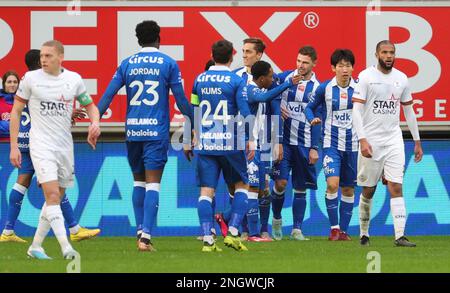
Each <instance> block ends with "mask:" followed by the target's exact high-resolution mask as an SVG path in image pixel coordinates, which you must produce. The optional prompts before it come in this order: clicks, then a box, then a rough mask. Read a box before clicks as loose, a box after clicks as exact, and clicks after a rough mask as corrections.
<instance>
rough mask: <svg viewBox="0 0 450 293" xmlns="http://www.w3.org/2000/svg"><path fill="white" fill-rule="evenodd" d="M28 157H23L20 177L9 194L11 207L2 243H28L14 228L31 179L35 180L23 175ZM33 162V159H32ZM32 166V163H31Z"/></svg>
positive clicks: (31, 175) (26, 174) (30, 176)
mask: <svg viewBox="0 0 450 293" xmlns="http://www.w3.org/2000/svg"><path fill="white" fill-rule="evenodd" d="M26 160H27V158H26V156H25V157H24V156H22V168H20V169H19V176H18V177H17V181H16V183H15V184H14V186H13V189H12V190H11V193H10V194H9V205H8V213H7V215H6V223H5V228H4V229H3V232H2V234H1V236H0V242H19V243H26V242H27V241H25V240H24V239H22V238H20V237H19V236H17V235H16V234H15V233H14V226H15V224H16V221H17V218H18V217H19V214H20V210H21V208H22V201H23V197H24V195H25V194H26V192H27V190H28V187H29V186H30V184H31V179H32V178H33V172H34V171H33V172H32V173H23V172H22V171H23V170H24V169H25V168H26V167H25V166H26V164H27V163H26V162H25V161H26ZM30 161H31V159H30ZM30 164H31V162H30Z"/></svg>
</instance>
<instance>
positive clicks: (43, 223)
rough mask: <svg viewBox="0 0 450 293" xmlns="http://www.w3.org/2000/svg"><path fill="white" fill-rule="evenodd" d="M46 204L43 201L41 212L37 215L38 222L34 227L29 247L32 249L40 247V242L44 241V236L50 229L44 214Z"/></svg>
mask: <svg viewBox="0 0 450 293" xmlns="http://www.w3.org/2000/svg"><path fill="white" fill-rule="evenodd" d="M46 210H47V204H46V203H44V205H43V206H42V209H41V213H40V215H39V223H38V226H37V229H36V233H35V234H34V238H33V243H32V244H31V247H32V248H33V249H41V248H42V243H43V242H44V239H45V237H47V234H48V232H49V231H50V228H51V227H50V223H49V221H48V220H47V217H46V216H45V215H46Z"/></svg>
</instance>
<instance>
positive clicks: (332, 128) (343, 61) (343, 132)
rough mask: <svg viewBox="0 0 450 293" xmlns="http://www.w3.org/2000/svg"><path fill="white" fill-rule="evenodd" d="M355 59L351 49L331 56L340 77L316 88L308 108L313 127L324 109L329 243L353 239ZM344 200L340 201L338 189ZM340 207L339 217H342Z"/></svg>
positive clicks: (355, 141) (355, 144)
mask: <svg viewBox="0 0 450 293" xmlns="http://www.w3.org/2000/svg"><path fill="white" fill-rule="evenodd" d="M354 65H355V56H354V55H353V53H352V51H350V50H348V49H337V50H335V51H334V52H333V54H332V55H331V69H332V70H333V72H334V73H335V74H336V76H335V77H334V78H333V79H332V80H327V81H325V82H323V83H321V84H320V86H319V87H318V88H317V89H316V91H315V93H314V96H313V99H312V100H311V101H310V102H309V103H308V106H307V107H306V109H305V115H306V119H307V120H308V121H309V123H310V124H311V125H320V123H321V122H322V121H321V118H320V117H315V116H314V112H315V111H316V109H317V108H318V107H320V106H321V107H322V109H323V111H324V113H323V116H322V117H323V119H324V127H323V136H322V137H323V156H324V158H323V170H324V173H325V177H326V180H327V190H326V194H325V203H326V206H327V212H328V219H329V220H330V225H331V233H330V236H329V238H328V240H331V241H337V240H351V238H350V236H348V234H347V228H348V226H349V224H350V220H351V217H352V212H353V203H354V200H355V196H354V191H355V185H356V161H357V157H358V139H357V137H356V132H355V130H354V128H353V127H352V108H353V104H352V95H353V91H354V89H355V82H354V81H353V79H352V72H353V66H354ZM339 187H341V193H342V194H341V200H340V203H339V201H338V188H339ZM338 208H339V217H338Z"/></svg>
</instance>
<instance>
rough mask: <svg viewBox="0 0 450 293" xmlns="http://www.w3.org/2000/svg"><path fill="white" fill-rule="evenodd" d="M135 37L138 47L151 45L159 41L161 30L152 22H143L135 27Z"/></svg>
mask: <svg viewBox="0 0 450 293" xmlns="http://www.w3.org/2000/svg"><path fill="white" fill-rule="evenodd" d="M135 31H136V37H137V39H138V43H139V45H140V46H144V45H149V44H153V43H156V42H159V41H160V37H159V33H160V32H161V28H160V27H159V25H158V24H157V23H156V21H154V20H144V21H143V22H141V23H138V24H137V25H136V29H135Z"/></svg>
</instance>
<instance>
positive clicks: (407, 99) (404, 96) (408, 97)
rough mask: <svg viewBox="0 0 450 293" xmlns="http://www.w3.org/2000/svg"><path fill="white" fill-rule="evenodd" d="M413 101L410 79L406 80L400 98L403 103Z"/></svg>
mask: <svg viewBox="0 0 450 293" xmlns="http://www.w3.org/2000/svg"><path fill="white" fill-rule="evenodd" d="M412 100H413V98H412V95H411V89H410V87H409V82H408V78H406V82H405V89H404V90H403V93H402V96H401V97H400V102H401V103H409V102H411V101H412Z"/></svg>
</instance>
